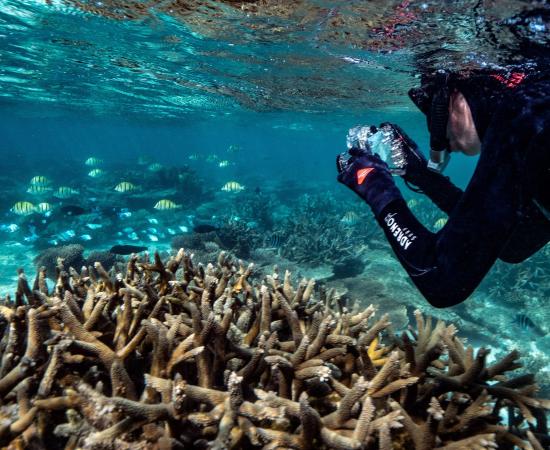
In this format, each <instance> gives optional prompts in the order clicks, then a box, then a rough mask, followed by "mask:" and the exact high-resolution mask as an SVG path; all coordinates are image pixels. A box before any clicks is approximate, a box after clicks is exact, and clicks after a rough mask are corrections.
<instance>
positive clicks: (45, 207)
mask: <svg viewBox="0 0 550 450" xmlns="http://www.w3.org/2000/svg"><path fill="white" fill-rule="evenodd" d="M52 209H53V208H52V205H50V204H49V203H47V202H42V203H39V204H38V205H36V206H35V207H34V211H35V212H37V213H39V214H46V213H48V212H50V211H51V210H52Z"/></svg>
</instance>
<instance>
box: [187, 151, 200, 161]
mask: <svg viewBox="0 0 550 450" xmlns="http://www.w3.org/2000/svg"><path fill="white" fill-rule="evenodd" d="M187 158H188V159H190V160H191V161H198V160H199V159H200V158H201V155H199V154H198V153H193V154H192V155H189V156H188V157H187Z"/></svg>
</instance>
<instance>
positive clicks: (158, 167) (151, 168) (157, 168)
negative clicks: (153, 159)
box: [147, 163, 162, 172]
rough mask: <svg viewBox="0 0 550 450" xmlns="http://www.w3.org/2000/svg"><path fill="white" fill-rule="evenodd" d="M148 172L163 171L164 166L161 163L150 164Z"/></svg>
mask: <svg viewBox="0 0 550 450" xmlns="http://www.w3.org/2000/svg"><path fill="white" fill-rule="evenodd" d="M147 170H149V171H150V172H158V171H160V170H162V165H160V164H159V163H153V164H149V167H147Z"/></svg>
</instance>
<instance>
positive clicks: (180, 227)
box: [178, 225, 189, 233]
mask: <svg viewBox="0 0 550 450" xmlns="http://www.w3.org/2000/svg"><path fill="white" fill-rule="evenodd" d="M178 228H179V229H180V231H181V232H182V233H187V232H188V231H189V228H187V227H186V226H185V225H180V226H179V227H178Z"/></svg>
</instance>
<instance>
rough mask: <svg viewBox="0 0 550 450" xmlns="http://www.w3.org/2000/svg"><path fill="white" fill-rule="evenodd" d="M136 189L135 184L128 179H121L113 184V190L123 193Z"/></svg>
mask: <svg viewBox="0 0 550 450" xmlns="http://www.w3.org/2000/svg"><path fill="white" fill-rule="evenodd" d="M135 190H136V186H135V185H134V184H133V183H130V182H129V181H121V182H120V183H118V184H117V185H116V186H115V191H117V192H121V193H125V192H132V191H135Z"/></svg>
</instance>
